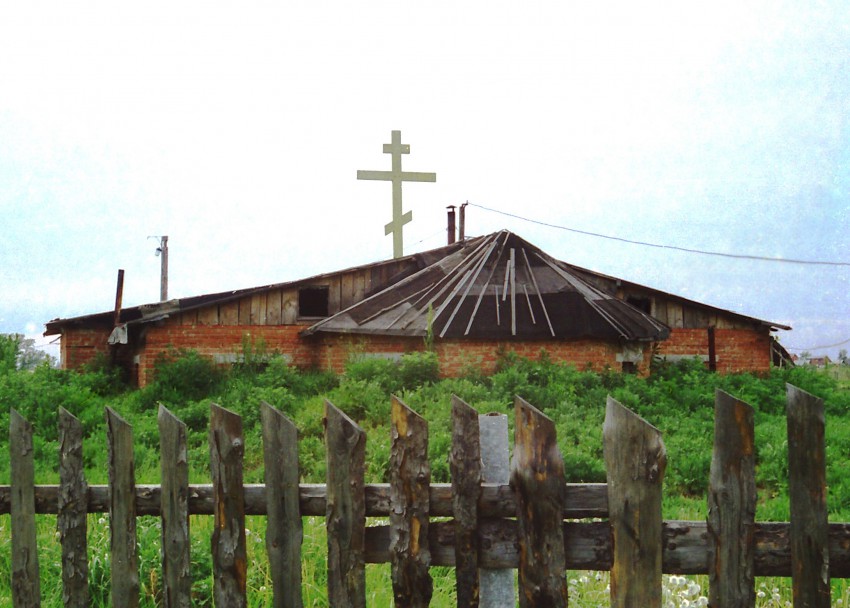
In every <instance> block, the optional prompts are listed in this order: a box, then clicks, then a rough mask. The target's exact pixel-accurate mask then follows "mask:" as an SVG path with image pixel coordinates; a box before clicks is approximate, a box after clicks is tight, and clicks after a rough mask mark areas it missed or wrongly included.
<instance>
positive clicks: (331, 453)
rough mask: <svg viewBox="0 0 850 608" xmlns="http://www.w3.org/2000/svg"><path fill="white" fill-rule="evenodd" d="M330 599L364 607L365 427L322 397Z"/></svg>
mask: <svg viewBox="0 0 850 608" xmlns="http://www.w3.org/2000/svg"><path fill="white" fill-rule="evenodd" d="M325 444H326V452H327V511H326V514H325V519H326V521H325V524H326V526H327V530H328V603H329V604H330V605H331V606H333V607H339V608H365V607H366V570H365V566H364V564H365V561H364V556H365V544H366V497H365V470H366V433H365V431H363V429H361V428H360V427H359V426H358V425H357V424H356V423H355V422H354V421H353V420H351V418H349V417H348V416H346V415H345V413H343V412H342V410H340V409H338V408H337V407H336V406H334V405H333V404H332V403H331V402H330V401H327V400H325Z"/></svg>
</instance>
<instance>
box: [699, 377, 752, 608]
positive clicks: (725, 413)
mask: <svg viewBox="0 0 850 608" xmlns="http://www.w3.org/2000/svg"><path fill="white" fill-rule="evenodd" d="M755 518H756V474H755V432H754V427H753V408H752V407H750V406H749V405H748V404H746V403H744V402H743V401H739V400H738V399H735V398H734V397H732V396H731V395H729V394H727V393H724V392H723V391H720V390H718V391H717V393H716V395H715V405H714V451H713V458H712V460H711V470H710V473H709V488H708V533H709V538H710V542H709V545H708V560H707V561H708V571H709V572H708V575H709V594H708V595H709V601H710V602H711V605H712V606H727V607H728V608H736V607H741V608H748V607H749V606H754V605H755V601H756V586H755V574H754V571H753V534H754V532H755Z"/></svg>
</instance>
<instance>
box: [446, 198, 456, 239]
mask: <svg viewBox="0 0 850 608" xmlns="http://www.w3.org/2000/svg"><path fill="white" fill-rule="evenodd" d="M446 209H448V210H449V227H448V228H447V232H448V236H449V239H448V240H449V245H451V244H452V243H454V242H455V206H454V205H449V206H448V207H446Z"/></svg>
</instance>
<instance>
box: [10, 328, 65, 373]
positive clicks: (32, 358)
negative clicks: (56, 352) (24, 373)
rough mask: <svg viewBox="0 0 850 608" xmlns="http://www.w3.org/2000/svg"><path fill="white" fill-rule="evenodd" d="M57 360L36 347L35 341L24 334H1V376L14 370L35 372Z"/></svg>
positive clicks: (53, 363)
mask: <svg viewBox="0 0 850 608" xmlns="http://www.w3.org/2000/svg"><path fill="white" fill-rule="evenodd" d="M55 364H56V360H55V359H54V358H53V357H51V356H50V355H48V354H47V353H46V352H44V351H43V350H39V349H38V348H36V346H35V340H33V339H32V338H26V337H24V335H23V334H0V374H2V373H4V372H10V371H13V370H29V371H31V370H34V369H35V368H37V367H38V366H39V365H50V366H53V365H55Z"/></svg>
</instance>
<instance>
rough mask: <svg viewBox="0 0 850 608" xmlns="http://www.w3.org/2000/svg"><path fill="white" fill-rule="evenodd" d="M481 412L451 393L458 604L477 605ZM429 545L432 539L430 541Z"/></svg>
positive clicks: (450, 465) (451, 454)
mask: <svg viewBox="0 0 850 608" xmlns="http://www.w3.org/2000/svg"><path fill="white" fill-rule="evenodd" d="M479 448H480V446H479V440H478V412H476V411H475V409H473V408H472V407H470V406H469V405H468V404H467V403H466V402H465V401H464V400H463V399H461V398H460V397H458V396H456V395H452V449H451V453H450V455H449V469H450V470H451V475H452V507H453V509H454V521H455V526H454V532H455V538H454V553H455V579H456V581H457V606H458V608H463V607H465V608H476V607H477V606H478V597H479V579H478V499H479V497H480V495H481V451H480V449H479ZM429 546H430V543H429Z"/></svg>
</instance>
